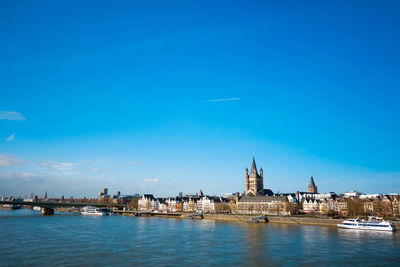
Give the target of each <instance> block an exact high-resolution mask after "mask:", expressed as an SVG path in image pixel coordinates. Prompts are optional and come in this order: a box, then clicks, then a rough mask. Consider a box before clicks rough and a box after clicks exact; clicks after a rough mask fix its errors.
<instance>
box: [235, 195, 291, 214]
mask: <svg viewBox="0 0 400 267" xmlns="http://www.w3.org/2000/svg"><path fill="white" fill-rule="evenodd" d="M236 206H237V209H236V212H237V213H241V214H264V215H290V213H291V211H290V208H289V200H288V196H242V197H241V198H240V199H239V200H238V202H237V203H236Z"/></svg>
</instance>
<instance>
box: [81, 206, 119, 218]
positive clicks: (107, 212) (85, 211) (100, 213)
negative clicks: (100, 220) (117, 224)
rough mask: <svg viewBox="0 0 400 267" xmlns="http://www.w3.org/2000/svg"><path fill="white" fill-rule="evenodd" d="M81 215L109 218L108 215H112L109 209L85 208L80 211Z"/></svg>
mask: <svg viewBox="0 0 400 267" xmlns="http://www.w3.org/2000/svg"><path fill="white" fill-rule="evenodd" d="M81 214H82V215H94V216H109V215H113V212H112V211H111V210H109V209H104V208H96V207H92V206H86V207H84V208H83V209H82V210H81Z"/></svg>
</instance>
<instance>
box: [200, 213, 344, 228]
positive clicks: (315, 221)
mask: <svg viewBox="0 0 400 267" xmlns="http://www.w3.org/2000/svg"><path fill="white" fill-rule="evenodd" d="M255 217H257V216H256V215H235V214H205V215H204V219H206V220H220V221H236V222H247V223H251V222H254V221H252V219H253V218H255ZM342 221H343V219H332V218H317V217H292V216H268V222H269V223H286V224H310V225H336V224H338V223H341V222H342Z"/></svg>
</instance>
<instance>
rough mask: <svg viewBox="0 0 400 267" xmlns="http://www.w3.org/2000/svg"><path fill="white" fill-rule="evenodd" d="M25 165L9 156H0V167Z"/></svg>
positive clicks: (23, 162)
mask: <svg viewBox="0 0 400 267" xmlns="http://www.w3.org/2000/svg"><path fill="white" fill-rule="evenodd" d="M23 164H25V161H24V160H22V159H19V158H16V157H15V156H13V155H9V154H0V167H13V166H20V165H23Z"/></svg>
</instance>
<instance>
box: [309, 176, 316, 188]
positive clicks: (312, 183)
mask: <svg viewBox="0 0 400 267" xmlns="http://www.w3.org/2000/svg"><path fill="white" fill-rule="evenodd" d="M309 186H312V187H315V183H314V178H313V177H312V176H311V180H310V185H309Z"/></svg>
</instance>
